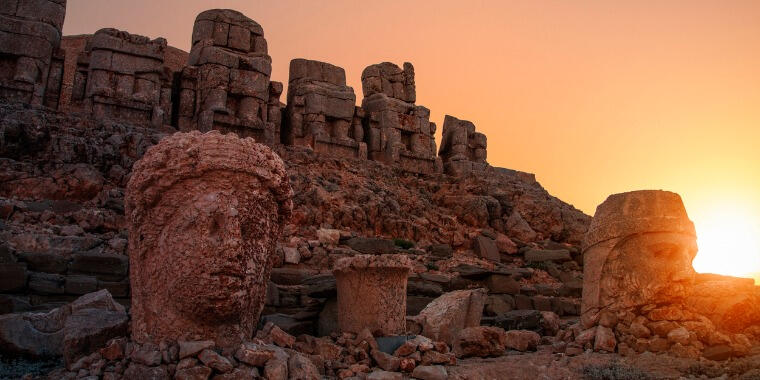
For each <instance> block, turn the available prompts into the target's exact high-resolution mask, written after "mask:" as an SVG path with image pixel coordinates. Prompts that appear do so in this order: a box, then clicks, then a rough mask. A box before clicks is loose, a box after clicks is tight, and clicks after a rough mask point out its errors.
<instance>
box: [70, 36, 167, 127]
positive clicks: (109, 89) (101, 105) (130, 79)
mask: <svg viewBox="0 0 760 380" xmlns="http://www.w3.org/2000/svg"><path fill="white" fill-rule="evenodd" d="M166 49H167V44H166V40H165V39H163V38H157V39H154V40H151V39H149V38H148V37H144V36H140V35H137V34H130V33H127V32H125V31H121V30H117V29H111V28H107V29H101V30H99V31H97V32H96V33H95V34H94V35H93V36H92V38H91V39H89V40H88V41H87V45H86V47H85V51H84V52H83V53H82V54H80V57H79V59H78V63H77V73H76V75H75V76H74V80H73V87H72V92H71V100H72V103H73V104H74V108H75V109H77V108H78V109H82V110H84V111H85V112H91V113H92V114H93V116H94V117H95V118H98V119H104V118H108V119H117V120H123V121H126V122H130V123H134V124H138V125H145V126H152V127H154V128H160V127H162V126H163V125H169V124H171V111H172V104H171V102H172V100H171V87H172V83H171V82H172V78H171V70H169V69H165V67H164V57H165V55H166ZM68 53H73V52H68Z"/></svg>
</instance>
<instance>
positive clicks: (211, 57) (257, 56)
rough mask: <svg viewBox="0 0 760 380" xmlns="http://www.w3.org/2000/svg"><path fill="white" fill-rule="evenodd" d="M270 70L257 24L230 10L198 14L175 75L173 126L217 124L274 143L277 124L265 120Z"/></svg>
mask: <svg viewBox="0 0 760 380" xmlns="http://www.w3.org/2000/svg"><path fill="white" fill-rule="evenodd" d="M271 72H272V59H271V58H270V57H269V55H267V42H266V39H264V30H263V29H262V28H261V25H259V24H257V23H256V22H255V21H253V20H251V19H249V18H248V17H245V16H244V15H243V14H242V13H240V12H236V11H232V10H210V11H206V12H203V13H201V14H200V15H198V18H197V19H196V21H195V26H194V28H193V47H192V49H191V50H190V57H189V59H188V66H187V67H186V68H185V69H184V70H183V71H182V75H181V84H180V94H179V96H180V99H179V115H178V116H179V120H178V125H179V129H180V130H183V131H186V130H191V129H198V130H201V131H209V130H211V129H217V130H220V131H222V132H235V133H237V134H238V136H240V137H254V138H255V139H256V140H257V141H260V142H262V143H265V144H269V145H272V144H276V143H278V142H279V125H275V124H274V123H273V122H270V121H269V113H270V112H269V109H270V98H272V96H270V84H269V83H270V81H269V78H270V75H271ZM280 92H281V90H280ZM275 93H276V91H275ZM273 94H274V93H272V95H273ZM271 103H274V101H271Z"/></svg>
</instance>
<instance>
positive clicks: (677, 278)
mask: <svg viewBox="0 0 760 380" xmlns="http://www.w3.org/2000/svg"><path fill="white" fill-rule="evenodd" d="M696 254H697V244H696V232H695V230H694V224H693V223H692V222H691V221H690V220H689V218H688V216H687V215H686V209H685V208H684V206H683V202H682V201H681V197H680V196H678V194H675V193H671V192H665V191H634V192H630V193H623V194H615V195H611V196H610V197H609V198H607V200H606V201H605V202H604V203H602V204H601V205H599V207H597V210H596V214H595V216H594V219H593V220H592V222H591V226H590V227H589V231H588V232H587V234H586V237H585V240H584V276H583V282H584V283H583V304H582V311H581V312H582V315H583V323H584V326H585V327H590V326H593V325H595V324H596V322H598V319H599V315H600V313H602V312H604V311H609V312H612V313H616V312H618V311H621V310H626V309H631V308H635V307H641V306H644V305H649V304H659V303H672V302H677V301H679V300H683V299H684V298H685V297H686V296H687V292H688V290H689V288H690V287H691V284H692V282H693V281H694V276H695V275H696V273H695V272H694V269H693V268H692V266H691V261H692V260H693V259H694V257H695V256H696Z"/></svg>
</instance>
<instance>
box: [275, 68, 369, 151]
mask: <svg viewBox="0 0 760 380" xmlns="http://www.w3.org/2000/svg"><path fill="white" fill-rule="evenodd" d="M355 104H356V96H355V95H354V89H353V88H351V87H348V86H346V72H345V71H344V70H343V69H342V68H340V67H337V66H333V65H331V64H329V63H325V62H319V61H312V60H306V59H294V60H292V61H290V79H289V82H288V103H287V127H286V133H285V136H284V139H285V141H286V143H288V144H290V145H304V146H310V147H311V148H312V149H314V150H315V151H316V152H320V153H325V154H329V155H334V156H337V157H350V158H366V156H367V147H366V144H365V143H364V141H363V140H364V129H363V127H362V126H361V124H360V123H355V122H354V117H355V114H356V107H355Z"/></svg>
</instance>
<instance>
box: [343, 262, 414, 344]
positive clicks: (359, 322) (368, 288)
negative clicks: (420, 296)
mask: <svg viewBox="0 0 760 380" xmlns="http://www.w3.org/2000/svg"><path fill="white" fill-rule="evenodd" d="M410 267H411V265H410V261H409V258H407V257H406V256H403V255H358V256H354V257H347V258H344V259H341V260H338V262H337V263H336V264H335V269H334V270H333V273H334V274H335V279H336V282H337V288H338V327H339V328H340V330H341V331H342V332H352V333H359V332H361V331H362V330H363V329H365V328H367V329H369V330H370V331H371V332H372V333H375V334H380V335H386V336H387V335H401V334H404V333H405V332H406V279H407V276H408V274H409V269H410Z"/></svg>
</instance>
